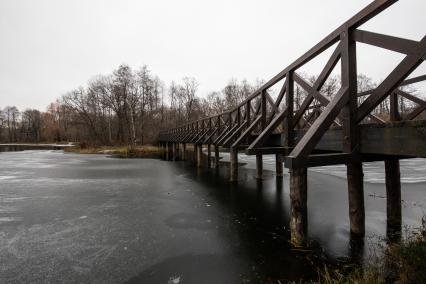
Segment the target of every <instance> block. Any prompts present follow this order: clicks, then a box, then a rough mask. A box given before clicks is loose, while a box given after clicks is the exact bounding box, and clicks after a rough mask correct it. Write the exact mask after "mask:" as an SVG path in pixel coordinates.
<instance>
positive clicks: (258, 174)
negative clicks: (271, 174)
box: [256, 155, 263, 179]
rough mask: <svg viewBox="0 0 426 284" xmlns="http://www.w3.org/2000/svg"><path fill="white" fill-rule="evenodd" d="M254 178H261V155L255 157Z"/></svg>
mask: <svg viewBox="0 0 426 284" xmlns="http://www.w3.org/2000/svg"><path fill="white" fill-rule="evenodd" d="M256 178H257V179H262V178H263V159H262V155H256Z"/></svg>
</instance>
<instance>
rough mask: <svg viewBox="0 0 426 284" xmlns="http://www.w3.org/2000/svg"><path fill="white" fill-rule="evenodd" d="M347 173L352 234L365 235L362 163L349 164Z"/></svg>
mask: <svg viewBox="0 0 426 284" xmlns="http://www.w3.org/2000/svg"><path fill="white" fill-rule="evenodd" d="M347 173H348V197H349V219H350V229H351V235H352V236H354V237H364V235H365V209H364V174H363V172H362V163H349V164H348V165H347Z"/></svg>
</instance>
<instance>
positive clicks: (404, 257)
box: [316, 217, 426, 284]
mask: <svg viewBox="0 0 426 284" xmlns="http://www.w3.org/2000/svg"><path fill="white" fill-rule="evenodd" d="M316 283H324V284H337V283H367V284H369V283H372V284H373V283H374V284H375V283H426V218H425V217H423V219H422V227H421V228H419V229H417V230H415V231H414V232H413V234H412V235H411V236H410V237H408V238H407V239H406V240H402V241H400V242H399V243H393V244H388V246H387V248H386V249H385V253H384V255H383V256H382V257H380V258H377V259H375V260H374V261H371V262H370V263H368V264H365V265H364V266H363V267H356V268H353V269H349V271H345V270H344V269H330V268H327V267H325V268H324V269H322V270H320V271H319V279H318V282H316Z"/></svg>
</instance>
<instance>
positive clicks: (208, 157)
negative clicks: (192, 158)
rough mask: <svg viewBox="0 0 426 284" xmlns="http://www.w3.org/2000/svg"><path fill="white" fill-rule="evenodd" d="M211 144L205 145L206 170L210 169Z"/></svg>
mask: <svg viewBox="0 0 426 284" xmlns="http://www.w3.org/2000/svg"><path fill="white" fill-rule="evenodd" d="M211 148H212V147H211V144H207V168H208V169H210V168H211V163H212V149H211Z"/></svg>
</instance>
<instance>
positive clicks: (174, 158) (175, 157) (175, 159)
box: [172, 143, 177, 161]
mask: <svg viewBox="0 0 426 284" xmlns="http://www.w3.org/2000/svg"><path fill="white" fill-rule="evenodd" d="M176 146H177V145H176V143H172V160H173V161H177V148H176Z"/></svg>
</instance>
